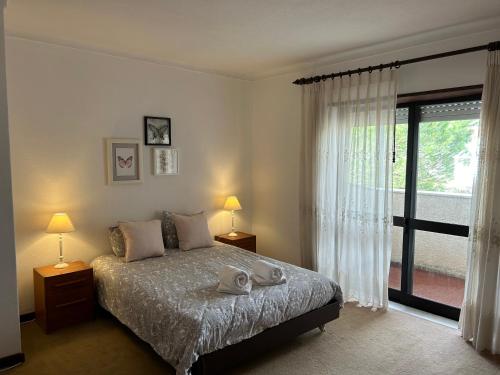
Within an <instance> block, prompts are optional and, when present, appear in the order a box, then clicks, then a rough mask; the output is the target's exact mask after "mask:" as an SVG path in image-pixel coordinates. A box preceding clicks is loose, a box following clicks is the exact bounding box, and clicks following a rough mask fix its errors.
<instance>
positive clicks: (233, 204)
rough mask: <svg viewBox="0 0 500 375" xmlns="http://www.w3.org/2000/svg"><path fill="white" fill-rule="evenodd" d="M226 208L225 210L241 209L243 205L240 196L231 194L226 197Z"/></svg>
mask: <svg viewBox="0 0 500 375" xmlns="http://www.w3.org/2000/svg"><path fill="white" fill-rule="evenodd" d="M224 209H225V210H235V211H236V210H241V205H240V202H239V201H238V198H236V195H231V196H229V197H227V198H226V203H224Z"/></svg>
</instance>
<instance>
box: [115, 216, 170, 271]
mask: <svg viewBox="0 0 500 375" xmlns="http://www.w3.org/2000/svg"><path fill="white" fill-rule="evenodd" d="M118 227H119V228H120V230H121V231H122V233H123V238H124V239H125V261H126V262H133V261H134V260H140V259H145V258H151V257H160V256H162V255H163V254H164V253H165V248H164V247H163V237H162V235H161V221H160V220H151V221H127V222H120V223H119V225H118Z"/></svg>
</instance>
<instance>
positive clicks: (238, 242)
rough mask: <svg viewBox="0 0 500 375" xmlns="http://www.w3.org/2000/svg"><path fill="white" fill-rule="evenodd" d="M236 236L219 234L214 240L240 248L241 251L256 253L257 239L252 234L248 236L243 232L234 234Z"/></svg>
mask: <svg viewBox="0 0 500 375" xmlns="http://www.w3.org/2000/svg"><path fill="white" fill-rule="evenodd" d="M236 233H238V236H235V237H230V236H228V235H227V234H221V235H218V236H215V240H216V241H219V242H223V243H227V244H228V245H233V246H236V247H241V248H242V249H245V250H248V251H253V252H254V253H256V252H257V237H256V236H255V235H254V234H248V233H243V232H236Z"/></svg>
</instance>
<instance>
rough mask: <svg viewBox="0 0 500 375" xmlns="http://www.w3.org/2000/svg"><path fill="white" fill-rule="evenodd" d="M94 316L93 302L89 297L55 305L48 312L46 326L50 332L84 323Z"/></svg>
mask: <svg viewBox="0 0 500 375" xmlns="http://www.w3.org/2000/svg"><path fill="white" fill-rule="evenodd" d="M93 316H94V301H93V299H92V298H91V297H81V298H75V299H73V300H72V301H68V302H64V303H56V304H54V305H52V306H51V308H50V309H49V310H48V317H47V324H48V326H49V327H50V330H54V329H57V328H61V327H66V326H68V325H71V324H75V323H80V322H84V321H86V320H89V319H92V318H93Z"/></svg>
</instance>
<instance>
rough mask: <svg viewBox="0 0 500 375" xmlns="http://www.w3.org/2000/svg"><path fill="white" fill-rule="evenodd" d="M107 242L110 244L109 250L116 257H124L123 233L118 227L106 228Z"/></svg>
mask: <svg viewBox="0 0 500 375" xmlns="http://www.w3.org/2000/svg"><path fill="white" fill-rule="evenodd" d="M108 235H109V242H110V244H111V250H113V253H115V255H116V256H117V257H124V256H125V238H123V233H122V231H121V230H120V228H118V227H110V228H108Z"/></svg>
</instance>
